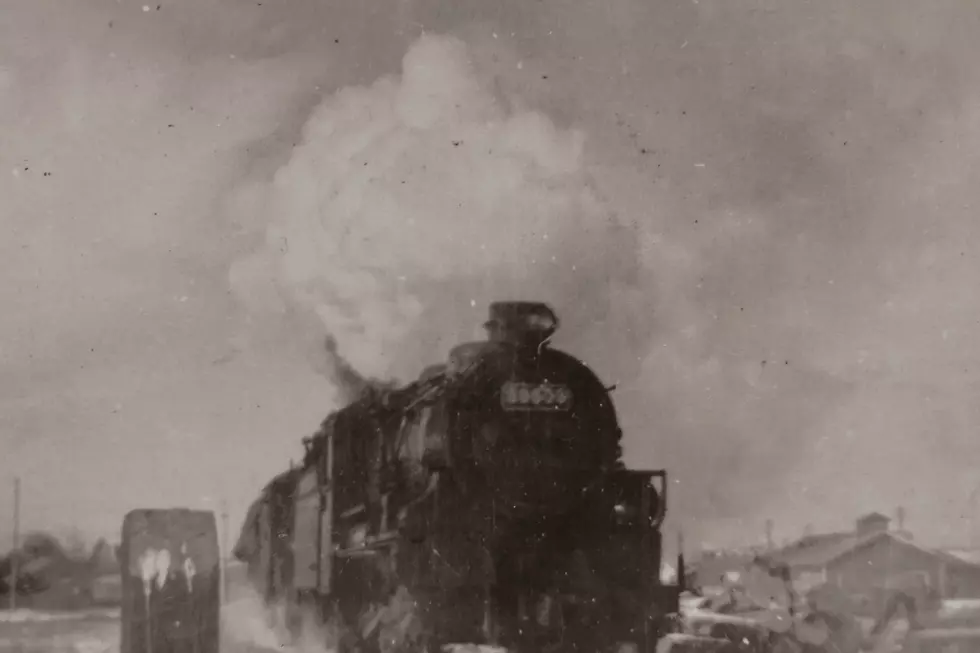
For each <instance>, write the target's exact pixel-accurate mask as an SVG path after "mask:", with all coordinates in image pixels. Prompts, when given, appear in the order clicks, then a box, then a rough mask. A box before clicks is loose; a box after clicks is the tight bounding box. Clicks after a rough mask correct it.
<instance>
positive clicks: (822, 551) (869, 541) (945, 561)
mask: <svg viewBox="0 0 980 653" xmlns="http://www.w3.org/2000/svg"><path fill="white" fill-rule="evenodd" d="M890 521H891V520H890V519H889V518H888V517H886V516H885V515H882V514H880V513H871V514H870V515H865V516H863V517H861V518H859V519H858V520H857V522H856V524H855V528H854V530H853V531H847V532H841V533H826V534H815V535H808V536H805V537H802V538H800V539H799V540H797V541H796V542H793V543H791V544H789V545H788V546H786V547H783V548H782V549H778V550H776V551H773V552H772V553H770V554H769V555H768V556H767V557H768V558H769V559H770V560H773V561H775V562H778V563H783V564H785V565H786V566H788V567H789V569H790V572H791V574H792V576H793V579H794V584H795V585H797V586H798V587H800V589H806V588H807V587H808V586H814V585H822V584H827V585H830V586H832V587H837V588H840V589H842V590H845V591H846V592H847V593H848V594H851V595H852V596H855V597H858V598H862V599H865V600H866V602H867V603H868V605H869V608H872V609H873V608H874V607H875V606H877V605H878V604H879V603H880V601H881V600H882V595H883V594H884V593H885V592H887V591H889V590H894V589H899V588H906V589H908V590H909V591H913V590H914V591H916V592H930V593H933V594H935V595H938V596H940V597H943V598H953V597H955V598H980V562H978V561H971V560H969V559H967V558H966V557H964V556H957V555H954V554H951V553H948V552H945V551H941V550H936V549H930V548H927V547H923V546H919V545H918V544H916V543H915V542H913V541H912V537H911V535H910V534H909V533H908V532H906V531H904V530H889V524H890Z"/></svg>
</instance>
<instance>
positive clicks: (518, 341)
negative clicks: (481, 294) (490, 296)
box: [483, 302, 558, 347]
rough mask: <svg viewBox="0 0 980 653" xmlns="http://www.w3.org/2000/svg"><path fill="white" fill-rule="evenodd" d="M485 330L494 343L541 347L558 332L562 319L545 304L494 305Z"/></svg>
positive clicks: (516, 303)
mask: <svg viewBox="0 0 980 653" xmlns="http://www.w3.org/2000/svg"><path fill="white" fill-rule="evenodd" d="M483 327H484V328H485V329H486V330H487V336H488V338H489V340H490V342H499V343H507V344H512V345H517V346H521V347H539V346H540V345H541V343H543V342H545V341H546V340H547V339H548V338H550V337H551V336H552V335H553V334H554V333H555V331H557V330H558V316H557V315H555V312H554V311H553V310H551V307H549V306H548V305H547V304H544V303H542V302H493V303H492V304H490V319H488V320H487V321H486V322H485V323H484V325H483Z"/></svg>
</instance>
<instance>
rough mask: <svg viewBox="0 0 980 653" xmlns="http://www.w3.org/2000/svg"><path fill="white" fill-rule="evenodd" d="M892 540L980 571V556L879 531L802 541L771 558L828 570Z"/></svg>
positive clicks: (895, 533)
mask: <svg viewBox="0 0 980 653" xmlns="http://www.w3.org/2000/svg"><path fill="white" fill-rule="evenodd" d="M882 539H889V540H892V541H893V542H897V543H899V544H901V545H902V546H905V547H908V548H911V549H915V550H917V551H919V552H921V553H923V554H925V555H928V556H933V557H937V558H939V559H941V560H944V561H945V562H947V563H950V564H954V565H972V566H977V567H980V552H978V553H977V554H976V558H975V559H974V560H970V559H968V558H967V557H966V556H958V555H956V554H955V553H952V552H949V551H943V550H940V549H931V548H928V547H924V546H921V545H919V544H916V543H915V542H913V541H912V539H911V538H910V537H908V536H907V535H905V534H903V533H899V532H897V531H878V532H875V533H870V534H868V535H865V536H863V537H858V536H857V535H856V534H854V533H831V534H828V535H816V536H811V537H809V538H803V539H802V540H800V541H799V542H797V543H796V544H794V545H790V546H789V547H787V548H785V549H783V550H781V551H777V552H776V553H775V554H773V556H770V557H771V558H773V559H775V560H777V561H779V562H783V563H786V564H788V565H789V566H790V567H797V568H799V567H820V568H822V567H826V566H827V565H829V564H831V563H833V562H836V561H837V560H839V559H841V558H843V557H844V556H846V555H848V554H850V553H851V552H853V551H856V550H858V549H860V548H863V547H865V546H870V545H872V544H873V543H875V542H877V541H879V540H882Z"/></svg>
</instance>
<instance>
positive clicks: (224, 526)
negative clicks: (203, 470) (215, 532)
mask: <svg viewBox="0 0 980 653" xmlns="http://www.w3.org/2000/svg"><path fill="white" fill-rule="evenodd" d="M228 556H229V553H228V501H227V500H226V499H222V500H221V556H220V558H221V602H222V604H224V603H227V602H228Z"/></svg>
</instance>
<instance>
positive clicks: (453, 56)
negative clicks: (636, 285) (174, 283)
mask: <svg viewBox="0 0 980 653" xmlns="http://www.w3.org/2000/svg"><path fill="white" fill-rule="evenodd" d="M583 143H584V138H583V135H582V134H581V133H579V132H577V131H573V130H563V129H560V128H559V127H557V126H556V125H555V124H553V123H552V122H551V121H550V120H549V119H548V118H547V117H545V116H544V115H542V114H540V113H535V112H533V111H514V110H509V109H508V108H507V107H506V106H504V103H503V102H501V101H500V100H499V99H498V98H496V97H494V95H493V94H492V92H491V91H490V90H488V89H487V88H486V87H484V86H483V85H481V83H480V82H479V79H478V76H477V74H476V71H475V70H474V68H473V66H472V65H471V64H470V63H469V60H468V52H467V49H466V47H465V46H464V44H463V43H462V42H461V41H459V40H456V39H455V38H447V37H438V36H423V37H422V38H421V39H419V40H418V41H417V42H416V43H415V44H414V45H413V46H412V47H411V48H410V50H409V51H408V53H407V54H406V56H405V58H404V62H403V71H402V75H401V76H400V77H399V78H394V77H389V78H382V79H380V80H378V81H377V82H375V83H374V84H373V85H371V86H370V87H357V88H347V89H344V90H342V91H340V92H339V93H337V94H336V95H334V96H332V97H329V98H327V99H326V100H325V101H324V102H323V103H322V104H321V105H320V106H318V107H317V108H316V110H315V111H314V112H313V114H312V116H311V117H310V119H309V121H308V122H307V123H306V125H305V127H304V129H303V139H302V142H301V143H300V144H299V145H297V146H296V148H295V149H294V150H293V152H292V156H291V158H290V160H289V161H288V163H287V164H286V165H284V166H283V167H282V168H281V169H280V170H279V171H278V172H277V173H276V175H275V177H274V179H273V181H272V182H271V183H269V184H267V185H263V186H260V187H259V188H250V189H248V190H247V193H248V195H249V196H250V197H252V198H253V199H254V200H255V201H256V203H257V207H256V208H257V210H258V211H259V212H261V215H262V216H263V217H264V218H265V223H266V224H267V225H268V226H267V230H266V233H265V242H264V245H263V247H261V248H260V249H259V251H257V252H256V253H255V254H254V255H253V256H251V257H250V258H247V259H244V260H242V261H239V262H238V263H236V265H235V266H234V268H233V270H232V282H233V286H234V287H235V288H236V290H238V292H239V295H240V296H242V297H243V298H244V299H245V300H246V301H247V302H248V303H249V305H250V306H251V307H252V308H253V309H256V310H258V311H260V312H262V311H266V310H268V309H273V310H274V311H277V312H281V311H283V310H287V309H288V310H295V311H299V312H300V313H303V314H306V315H315V316H316V317H317V318H318V321H319V324H320V325H321V328H322V331H321V334H320V335H319V336H315V335H314V334H313V333H312V332H310V333H308V334H304V335H303V336H302V337H304V338H316V339H317V340H319V341H320V342H322V333H323V332H325V333H327V334H329V336H330V338H331V341H330V342H331V343H335V344H336V351H335V352H333V353H337V352H339V353H340V354H342V355H343V356H344V357H345V358H346V360H348V361H349V363H350V366H352V368H353V369H356V370H358V371H359V372H360V373H362V374H365V375H367V376H369V377H391V376H394V377H399V378H404V377H407V376H410V375H414V374H415V373H417V372H418V370H419V368H420V367H421V366H422V365H424V364H427V363H429V362H431V361H432V359H433V358H434V357H436V356H440V355H442V354H443V353H444V350H445V349H446V347H447V346H448V344H451V343H453V342H455V341H456V340H458V339H459V338H461V337H466V336H467V335H469V330H472V328H473V327H474V326H476V325H479V324H480V323H481V322H482V317H483V315H482V313H483V311H485V309H486V303H487V302H488V301H489V300H490V299H493V298H540V299H544V300H547V301H550V302H553V303H555V304H556V305H557V306H558V308H559V310H560V311H561V309H562V308H563V307H564V306H568V307H570V308H578V309H579V310H578V312H579V313H580V314H587V311H585V312H583V310H582V308H581V307H590V308H588V310H594V308H592V307H595V306H601V305H602V303H601V302H599V301H595V300H591V301H590V299H591V298H590V295H591V294H593V291H598V293H605V292H607V291H608V280H609V279H610V277H615V276H617V275H618V272H615V271H610V270H605V269H604V268H606V267H608V266H607V264H606V263H605V262H604V261H605V260H608V259H610V258H611V259H614V260H617V262H619V261H627V260H629V259H630V258H631V257H630V253H631V252H630V250H629V249H628V248H624V247H623V246H622V243H624V242H626V241H625V240H621V239H622V237H623V234H622V230H621V229H617V225H616V224H615V222H614V221H613V220H612V219H611V218H610V217H609V215H608V212H607V211H606V210H604V208H603V203H602V201H601V199H600V198H599V196H598V194H597V193H595V192H594V191H593V189H592V185H591V184H590V183H589V179H588V177H587V174H586V173H585V171H584V167H583ZM614 247H615V248H616V250H614V251H610V252H606V251H605V250H606V249H607V248H614ZM596 265H599V266H600V267H602V268H603V272H604V273H603V274H601V275H600V274H596ZM617 265H618V263H617ZM624 269H625V268H624ZM590 278H591V279H595V278H601V279H602V280H603V282H604V284H605V285H603V286H602V287H601V288H600V287H598V286H596V285H595V281H593V282H592V283H591V284H590V283H588V280H589V279H590ZM598 293H597V294H598ZM477 311H478V312H477ZM408 343H411V346H409V345H408ZM340 376H341V377H344V376H345V374H344V373H341V374H340ZM343 380H346V381H348V382H350V381H352V380H351V379H350V378H349V377H348V378H346V379H343Z"/></svg>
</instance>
